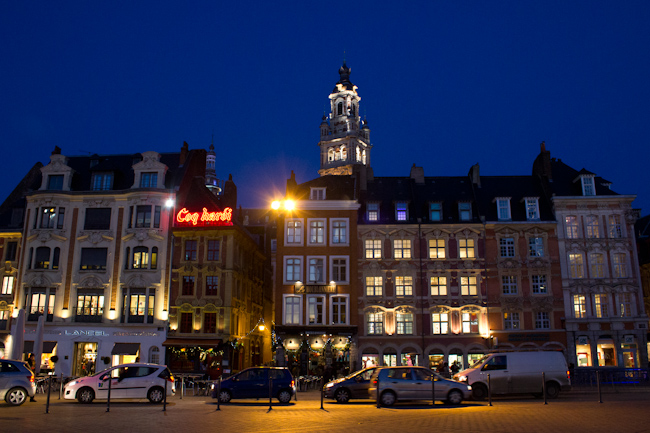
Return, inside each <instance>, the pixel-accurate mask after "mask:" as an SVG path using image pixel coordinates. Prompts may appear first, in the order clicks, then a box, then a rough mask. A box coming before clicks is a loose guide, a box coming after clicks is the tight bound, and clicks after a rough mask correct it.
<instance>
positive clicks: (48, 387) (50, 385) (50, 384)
mask: <svg viewBox="0 0 650 433" xmlns="http://www.w3.org/2000/svg"><path fill="white" fill-rule="evenodd" d="M47 380H48V382H47V402H46V403H45V413H50V390H51V389H52V376H50V377H48V378H47Z"/></svg>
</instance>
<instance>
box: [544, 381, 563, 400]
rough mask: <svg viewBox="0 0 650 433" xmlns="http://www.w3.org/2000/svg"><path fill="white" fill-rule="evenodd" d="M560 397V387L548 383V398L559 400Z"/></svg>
mask: <svg viewBox="0 0 650 433" xmlns="http://www.w3.org/2000/svg"><path fill="white" fill-rule="evenodd" d="M558 395H560V387H559V386H558V384H557V383H555V382H546V397H548V398H557V396H558Z"/></svg>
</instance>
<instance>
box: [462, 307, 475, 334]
mask: <svg viewBox="0 0 650 433" xmlns="http://www.w3.org/2000/svg"><path fill="white" fill-rule="evenodd" d="M461 321H462V329H463V334H477V333H478V313H469V312H463V313H461Z"/></svg>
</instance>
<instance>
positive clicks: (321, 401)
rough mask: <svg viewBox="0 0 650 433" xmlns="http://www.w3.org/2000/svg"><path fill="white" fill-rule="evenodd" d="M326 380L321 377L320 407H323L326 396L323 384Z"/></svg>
mask: <svg viewBox="0 0 650 433" xmlns="http://www.w3.org/2000/svg"><path fill="white" fill-rule="evenodd" d="M324 383H325V382H324V381H323V379H322V378H321V380H320V408H321V409H323V398H324V396H325V387H324V386H323V384H324Z"/></svg>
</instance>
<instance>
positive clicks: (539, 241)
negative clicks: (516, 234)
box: [528, 238, 544, 257]
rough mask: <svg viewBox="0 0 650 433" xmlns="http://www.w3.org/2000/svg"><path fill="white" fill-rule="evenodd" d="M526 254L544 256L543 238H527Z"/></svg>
mask: <svg viewBox="0 0 650 433" xmlns="http://www.w3.org/2000/svg"><path fill="white" fill-rule="evenodd" d="M528 255H529V256H530V257H544V238H528Z"/></svg>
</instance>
